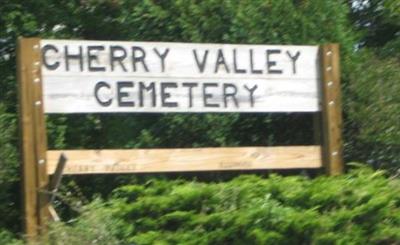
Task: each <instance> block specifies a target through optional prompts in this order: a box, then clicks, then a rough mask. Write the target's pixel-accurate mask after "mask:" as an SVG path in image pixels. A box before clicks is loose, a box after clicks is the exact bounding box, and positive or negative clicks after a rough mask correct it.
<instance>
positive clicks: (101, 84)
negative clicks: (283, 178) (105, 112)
mask: <svg viewBox="0 0 400 245" xmlns="http://www.w3.org/2000/svg"><path fill="white" fill-rule="evenodd" d="M102 88H107V89H110V88H111V86H110V85H109V84H108V83H106V82H103V81H102V82H98V83H97V84H96V86H95V87H94V97H95V98H96V100H97V102H98V103H99V104H100V105H101V106H104V107H106V106H109V105H111V102H112V99H111V98H110V99H108V100H106V101H102V100H101V99H100V98H99V90H100V89H102Z"/></svg>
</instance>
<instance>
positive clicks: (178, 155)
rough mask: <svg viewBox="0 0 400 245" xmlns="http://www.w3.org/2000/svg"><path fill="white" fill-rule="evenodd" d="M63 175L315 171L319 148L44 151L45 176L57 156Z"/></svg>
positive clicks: (319, 155)
mask: <svg viewBox="0 0 400 245" xmlns="http://www.w3.org/2000/svg"><path fill="white" fill-rule="evenodd" d="M61 153H63V154H65V156H66V158H68V161H67V163H66V166H65V169H64V174H105V173H108V174H110V173H150V172H185V171H223V170H257V169H292V168H319V167H321V166H322V161H321V154H320V147H319V146H284V147H232V148H226V147H225V148H189V149H149V150H144V149H134V150H60V151H48V155H47V157H48V173H49V174H53V173H54V171H55V167H56V163H57V161H58V158H59V156H60V154H61Z"/></svg>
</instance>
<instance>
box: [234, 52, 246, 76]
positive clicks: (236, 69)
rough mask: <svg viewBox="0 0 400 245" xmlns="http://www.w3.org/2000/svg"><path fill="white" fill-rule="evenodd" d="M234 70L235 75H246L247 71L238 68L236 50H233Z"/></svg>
mask: <svg viewBox="0 0 400 245" xmlns="http://www.w3.org/2000/svg"><path fill="white" fill-rule="evenodd" d="M233 70H234V71H235V73H246V69H239V68H238V67H237V57H236V49H233Z"/></svg>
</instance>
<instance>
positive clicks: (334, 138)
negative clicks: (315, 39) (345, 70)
mask: <svg viewBox="0 0 400 245" xmlns="http://www.w3.org/2000/svg"><path fill="white" fill-rule="evenodd" d="M320 60H321V78H322V85H321V92H322V151H323V152H322V154H323V161H324V167H325V169H326V171H327V173H328V174H329V175H338V174H341V173H343V170H344V166H343V156H342V155H343V142H342V110H341V95H340V66H339V45H338V44H326V45H322V46H321V49H320Z"/></svg>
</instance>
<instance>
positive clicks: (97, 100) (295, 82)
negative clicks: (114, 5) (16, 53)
mask: <svg viewBox="0 0 400 245" xmlns="http://www.w3.org/2000/svg"><path fill="white" fill-rule="evenodd" d="M41 49H42V56H43V57H42V79H43V89H44V103H45V104H44V105H45V112H46V113H104V112H315V111H319V110H320V106H319V100H320V98H319V92H318V90H319V89H318V86H319V85H318V81H319V72H318V70H319V62H318V46H281V45H233V44H198V43H160V42H118V41H117V42H115V41H70V40H41Z"/></svg>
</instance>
